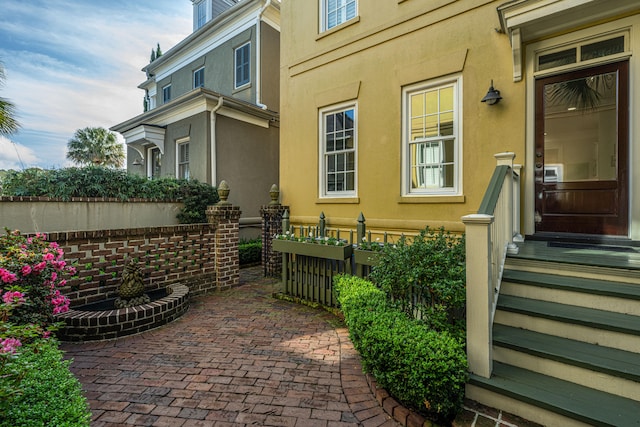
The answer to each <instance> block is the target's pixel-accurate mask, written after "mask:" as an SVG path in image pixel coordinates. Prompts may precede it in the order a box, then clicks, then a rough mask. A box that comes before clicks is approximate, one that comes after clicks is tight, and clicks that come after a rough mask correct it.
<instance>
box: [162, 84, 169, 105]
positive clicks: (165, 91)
mask: <svg viewBox="0 0 640 427" xmlns="http://www.w3.org/2000/svg"><path fill="white" fill-rule="evenodd" d="M167 95H168V96H167ZM169 101H171V83H169V84H168V85H165V86H163V87H162V103H163V104H166V103H167V102H169Z"/></svg>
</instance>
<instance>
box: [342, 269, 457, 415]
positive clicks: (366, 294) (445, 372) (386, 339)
mask: <svg viewBox="0 0 640 427" xmlns="http://www.w3.org/2000/svg"><path fill="white" fill-rule="evenodd" d="M334 288H335V290H336V293H337V296H338V300H339V302H340V305H341V307H342V311H343V313H344V316H345V321H346V323H347V326H348V328H349V335H350V337H351V339H352V341H353V344H354V346H355V348H356V349H357V350H358V351H359V353H360V356H361V358H362V364H363V368H364V369H365V370H366V371H368V372H371V373H372V374H373V376H374V377H375V379H376V381H377V382H378V384H379V385H380V386H381V387H383V388H384V389H385V390H387V391H388V392H389V393H390V394H391V395H392V396H394V397H395V398H396V399H397V400H399V401H400V402H402V403H403V404H405V405H407V406H409V407H412V408H414V409H416V410H418V411H420V412H423V413H425V414H426V415H427V416H429V417H431V418H432V419H434V420H436V421H438V422H448V423H450V422H451V420H453V419H454V418H455V416H456V414H457V413H458V412H459V410H460V409H461V408H462V403H463V399H464V392H465V383H466V381H467V375H468V374H467V360H466V354H465V350H464V344H463V343H462V342H461V341H460V340H458V339H456V338H455V337H453V336H452V335H451V334H450V333H449V332H448V331H435V330H431V329H428V328H427V327H426V326H425V325H424V324H423V323H422V322H420V321H418V320H414V319H411V318H409V317H408V316H407V315H406V314H405V313H403V312H402V311H400V310H398V309H396V308H395V307H393V305H392V304H389V303H388V302H387V298H386V296H385V294H384V292H383V291H381V290H380V289H378V288H377V287H376V286H375V285H374V284H373V283H371V282H369V281H367V280H364V279H361V278H357V277H351V276H338V277H336V279H335V280H334Z"/></svg>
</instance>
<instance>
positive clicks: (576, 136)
mask: <svg viewBox="0 0 640 427" xmlns="http://www.w3.org/2000/svg"><path fill="white" fill-rule="evenodd" d="M617 78H618V77H617V73H615V72H612V73H604V74H594V75H591V76H588V77H586V78H580V79H573V80H566V81H561V82H558V83H553V84H548V85H545V87H544V174H543V179H544V182H577V181H606V180H615V179H616V177H617V163H618V159H617V153H618V146H617V141H618V129H617V105H616V104H617V102H616V101H617V89H618V80H617Z"/></svg>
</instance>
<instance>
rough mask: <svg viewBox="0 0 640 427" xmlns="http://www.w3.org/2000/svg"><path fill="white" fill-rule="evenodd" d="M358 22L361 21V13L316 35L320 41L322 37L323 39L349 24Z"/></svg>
mask: <svg viewBox="0 0 640 427" xmlns="http://www.w3.org/2000/svg"><path fill="white" fill-rule="evenodd" d="M358 22H360V16H359V15H358V16H356V17H354V18H351V19H349V20H348V21H346V22H343V23H342V24H340V25H336V26H335V27H333V28H331V29H329V30H326V31H323V32H321V33H320V34H318V36H317V37H316V41H318V40H320V39H322V38H324V37H327V36H330V35H331V34H333V33H336V32H338V31H340V30H342V29H344V28H346V27H349V26H351V25H353V24H357V23H358Z"/></svg>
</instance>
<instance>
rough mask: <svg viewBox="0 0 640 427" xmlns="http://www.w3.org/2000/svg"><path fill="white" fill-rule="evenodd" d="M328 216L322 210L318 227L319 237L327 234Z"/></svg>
mask: <svg viewBox="0 0 640 427" xmlns="http://www.w3.org/2000/svg"><path fill="white" fill-rule="evenodd" d="M325 218H326V217H325V216H324V212H320V222H319V223H318V228H319V229H320V230H319V233H318V237H325V236H326V229H327V221H326V219H325Z"/></svg>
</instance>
